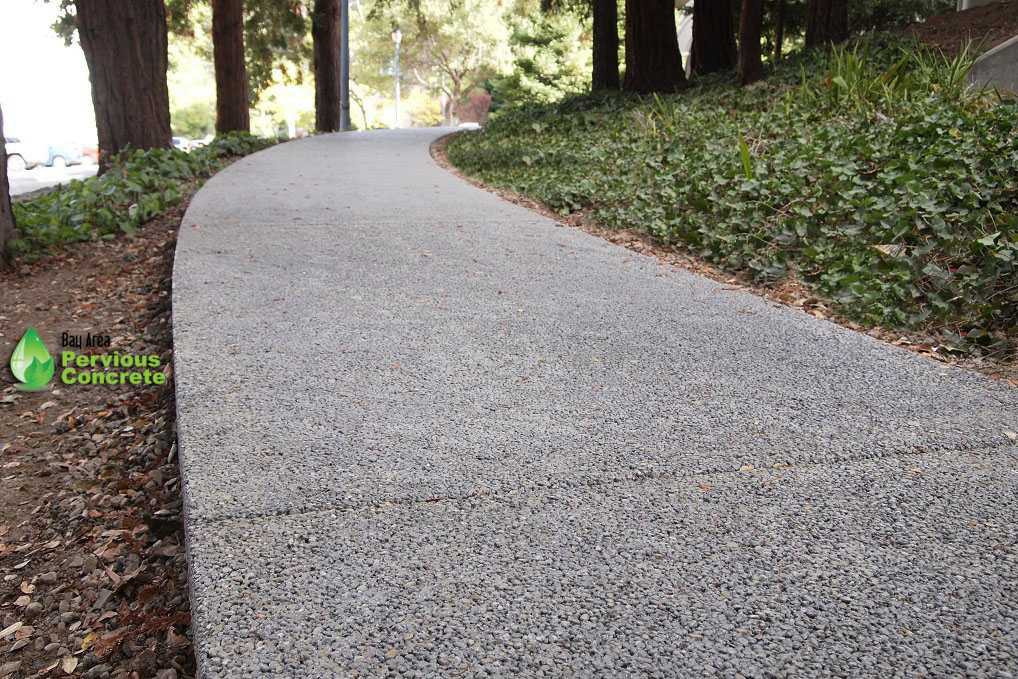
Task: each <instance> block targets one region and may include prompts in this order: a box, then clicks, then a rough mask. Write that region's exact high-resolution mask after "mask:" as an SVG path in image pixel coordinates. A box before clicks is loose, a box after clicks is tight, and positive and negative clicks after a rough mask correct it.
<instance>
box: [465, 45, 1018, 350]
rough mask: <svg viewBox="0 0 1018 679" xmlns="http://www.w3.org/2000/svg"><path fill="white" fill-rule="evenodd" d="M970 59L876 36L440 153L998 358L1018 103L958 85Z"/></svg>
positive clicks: (1006, 327) (497, 126)
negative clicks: (755, 83) (753, 75)
mask: <svg viewBox="0 0 1018 679" xmlns="http://www.w3.org/2000/svg"><path fill="white" fill-rule="evenodd" d="M970 62H971V58H970V56H966V57H965V59H963V60H961V61H958V60H948V59H946V58H944V57H943V56H942V55H938V54H931V53H929V52H927V51H925V50H924V49H922V48H919V47H917V46H915V45H912V44H906V45H902V44H900V43H898V44H895V43H894V42H893V41H889V40H887V39H882V40H881V41H875V42H874V43H873V44H871V45H869V46H866V45H863V46H859V47H858V48H849V49H847V50H843V51H841V52H837V53H835V54H833V55H831V56H830V57H827V56H825V55H824V54H822V53H819V54H818V53H814V54H808V55H806V56H803V57H801V61H800V62H799V63H795V62H794V61H792V62H790V63H789V64H788V65H787V66H785V67H782V68H781V70H778V71H776V72H775V73H773V74H771V77H770V79H769V85H768V86H763V87H757V88H754V89H750V90H746V89H740V88H738V87H737V86H736V85H735V84H734V83H732V82H728V81H725V80H724V79H718V78H715V79H710V80H706V81H705V82H702V83H701V84H700V85H698V86H696V87H694V88H692V89H691V90H688V91H686V92H684V93H682V94H680V95H677V96H670V97H661V98H652V99H647V98H644V99H637V98H631V97H625V96H614V97H578V98H572V99H567V100H564V101H562V102H560V103H558V104H555V105H545V106H531V107H524V108H515V109H508V110H506V111H504V112H501V113H500V114H499V115H497V116H495V117H494V119H493V120H492V121H491V123H490V124H489V125H488V127H487V128H486V129H485V130H483V131H480V132H470V133H465V134H461V135H459V136H458V137H456V138H455V139H454V140H453V141H452V143H451V144H450V146H449V155H450V159H451V160H452V162H453V163H455V164H456V165H457V166H459V167H460V168H462V169H463V170H464V171H466V172H468V173H471V174H474V175H476V176H478V177H479V178H481V179H482V180H484V181H486V182H489V183H492V184H495V185H498V186H501V187H504V188H507V189H510V190H513V191H516V192H519V193H523V194H527V195H530V196H533V197H535V198H537V199H538V200H540V201H542V202H544V203H545V204H547V205H549V206H550V207H552V208H554V209H556V210H559V211H560V212H562V213H568V212H570V211H575V210H579V209H582V208H593V217H594V218H595V219H597V220H599V221H600V222H601V223H603V224H605V225H608V226H614V227H618V228H636V229H640V230H643V231H645V232H647V233H650V234H652V235H653V236H655V237H657V238H658V239H659V240H661V241H662V242H663V243H666V244H670V245H674V246H680V247H684V248H687V249H689V250H690V251H692V252H694V253H696V254H698V255H699V256H701V257H703V258H704V259H707V260H709V261H711V262H714V263H717V264H719V265H721V266H723V267H726V268H728V269H731V270H742V271H748V272H750V273H752V275H753V276H754V277H756V278H757V279H759V280H762V281H769V280H776V279H780V278H782V277H785V276H796V277H798V278H800V279H802V280H803V281H804V282H805V283H806V284H807V285H809V286H811V287H812V288H813V289H814V290H816V291H817V292H818V293H820V294H822V295H824V296H826V297H827V298H829V299H831V300H833V301H834V302H836V303H837V304H838V305H839V306H840V307H841V309H842V310H843V311H844V312H845V313H846V314H847V315H849V316H851V317H853V318H855V319H856V320H858V321H860V322H862V323H866V324H872V325H885V326H891V327H906V328H920V327H921V328H936V329H939V330H941V331H943V332H944V334H945V337H946V342H945V343H946V344H947V345H948V346H950V345H955V346H963V345H964V346H965V347H967V348H972V347H973V346H974V345H982V346H983V347H992V348H1003V347H1004V346H1006V345H1007V344H1008V342H1009V341H1010V342H1011V343H1012V345H1013V343H1014V341H1015V340H1016V339H1018V337H1016V334H1015V326H1016V325H1018V269H1016V267H1018V265H1016V262H1018V216H1016V215H1018V160H1016V155H1015V147H1014V143H1015V142H1014V140H1015V138H1016V133H1018V106H1016V104H1015V102H1014V101H1013V100H1012V101H1002V100H1000V99H998V98H996V97H993V98H988V97H985V96H978V95H977V94H974V93H972V92H969V91H966V90H964V89H963V88H961V87H959V86H958V84H959V83H961V82H963V78H964V73H965V72H966V69H967V68H968V66H969V65H970ZM803 73H805V74H806V77H805V79H803V76H802V74H803ZM837 78H841V79H843V80H844V81H845V82H844V84H842V83H840V82H838V81H837V80H836V79H837Z"/></svg>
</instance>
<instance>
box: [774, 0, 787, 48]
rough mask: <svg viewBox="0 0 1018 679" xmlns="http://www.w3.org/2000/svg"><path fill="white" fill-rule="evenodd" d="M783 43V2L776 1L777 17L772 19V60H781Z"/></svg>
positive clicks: (780, 0)
mask: <svg viewBox="0 0 1018 679" xmlns="http://www.w3.org/2000/svg"><path fill="white" fill-rule="evenodd" d="M784 41H785V0H778V12H777V17H775V19H774V59H775V61H776V60H778V59H780V58H781V46H782V43H783V42H784Z"/></svg>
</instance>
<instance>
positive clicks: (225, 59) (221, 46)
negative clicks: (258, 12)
mask: <svg viewBox="0 0 1018 679" xmlns="http://www.w3.org/2000/svg"><path fill="white" fill-rule="evenodd" d="M212 49H213V52H214V54H215V64H216V132H217V133H218V134H224V133H226V132H234V131H237V130H239V131H241V132H248V131H250V130H251V118H250V112H249V108H248V106H249V103H248V98H247V97H248V95H247V65H246V64H245V62H244V0H212Z"/></svg>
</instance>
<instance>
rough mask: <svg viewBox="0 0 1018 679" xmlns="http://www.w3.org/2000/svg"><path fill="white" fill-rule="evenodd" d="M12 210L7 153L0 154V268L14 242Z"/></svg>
mask: <svg viewBox="0 0 1018 679" xmlns="http://www.w3.org/2000/svg"><path fill="white" fill-rule="evenodd" d="M3 136H4V112H3V110H0V138H2V137H3ZM14 227H15V224H14V210H12V209H11V187H10V186H9V185H8V184H7V151H6V150H5V151H4V152H3V153H0V268H3V267H4V266H5V265H6V264H7V260H8V259H9V258H10V252H8V247H9V243H10V242H11V241H12V240H14V235H15V234H14Z"/></svg>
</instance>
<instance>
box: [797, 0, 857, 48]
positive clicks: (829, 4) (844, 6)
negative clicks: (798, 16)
mask: <svg viewBox="0 0 1018 679" xmlns="http://www.w3.org/2000/svg"><path fill="white" fill-rule="evenodd" d="M847 38H848V0H809V3H808V4H807V5H806V47H819V46H821V45H827V44H830V43H839V42H843V41H844V40H846V39H847Z"/></svg>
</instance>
